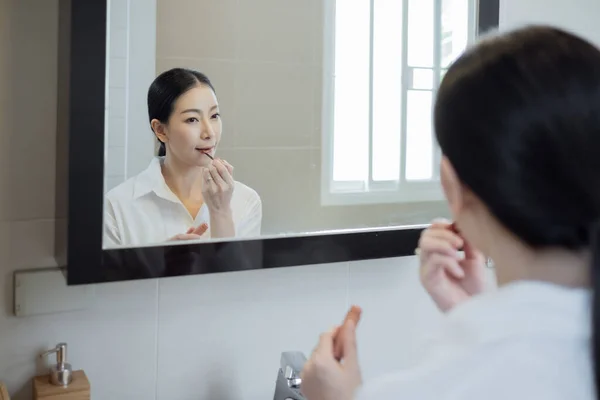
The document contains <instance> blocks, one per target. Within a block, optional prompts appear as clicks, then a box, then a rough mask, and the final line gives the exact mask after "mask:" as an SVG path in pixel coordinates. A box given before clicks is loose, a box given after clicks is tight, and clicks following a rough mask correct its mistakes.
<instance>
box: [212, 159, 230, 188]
mask: <svg viewBox="0 0 600 400" xmlns="http://www.w3.org/2000/svg"><path fill="white" fill-rule="evenodd" d="M212 167H214V169H215V170H216V172H217V173H218V174H219V177H220V178H221V180H222V181H223V182H224V183H225V184H227V185H231V186H233V183H234V182H233V177H232V176H231V173H230V172H229V169H228V168H227V166H226V165H225V164H224V163H223V162H222V161H220V160H214V161H213V163H212ZM211 171H212V169H211ZM219 183H221V182H219Z"/></svg>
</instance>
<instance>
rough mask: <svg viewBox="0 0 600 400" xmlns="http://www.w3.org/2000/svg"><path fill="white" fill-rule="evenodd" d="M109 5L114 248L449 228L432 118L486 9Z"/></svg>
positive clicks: (323, 2) (252, 2)
mask: <svg viewBox="0 0 600 400" xmlns="http://www.w3.org/2000/svg"><path fill="white" fill-rule="evenodd" d="M108 3H109V17H108V18H107V32H108V33H107V42H108V45H107V60H106V62H107V64H106V65H107V79H106V90H107V97H106V98H107V101H106V137H105V143H106V145H105V151H106V157H105V202H104V204H105V207H104V208H105V215H104V225H105V230H104V247H105V248H112V247H120V246H125V247H132V246H146V245H159V244H166V243H169V242H173V243H174V242H185V241H189V240H192V241H193V240H199V241H206V240H226V239H232V238H246V239H248V238H258V237H263V236H278V235H302V234H311V233H316V232H320V233H322V232H324V231H335V230H343V229H350V230H357V229H364V228H374V227H391V226H398V225H407V224H423V223H427V222H429V221H430V220H431V219H432V218H434V217H439V216H447V214H448V211H447V209H446V206H445V203H444V201H443V196H442V192H441V189H440V186H439V179H438V171H437V170H438V164H439V160H440V153H439V151H438V149H437V147H436V145H435V141H434V137H433V131H432V123H431V111H432V106H433V101H434V97H435V91H436V88H437V87H438V85H439V82H440V79H441V78H442V76H443V74H444V71H445V69H446V68H447V67H448V66H449V64H450V63H451V62H452V61H453V60H454V59H455V58H456V57H457V56H458V55H459V54H460V53H462V52H463V51H464V50H465V48H466V47H467V46H468V45H469V43H471V42H472V41H473V40H474V38H475V32H476V23H475V21H476V8H477V7H476V1H475V0H442V1H435V0H403V1H398V0H377V1H371V0H353V1H335V0H303V1H298V2H285V1H273V0H242V1H233V0H220V1H218V2H208V1H193V2H190V1H186V0H144V1H130V2H124V1H119V0H108ZM127 4H129V5H127Z"/></svg>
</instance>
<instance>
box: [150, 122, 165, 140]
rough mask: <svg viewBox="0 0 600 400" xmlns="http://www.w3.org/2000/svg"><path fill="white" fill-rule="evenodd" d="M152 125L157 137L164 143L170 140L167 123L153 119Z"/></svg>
mask: <svg viewBox="0 0 600 400" xmlns="http://www.w3.org/2000/svg"><path fill="white" fill-rule="evenodd" d="M150 126H151V127H152V130H153V131H154V134H155V135H156V138H157V139H158V140H160V141H161V142H162V143H166V142H168V140H169V138H168V137H167V130H166V127H165V124H163V123H162V122H160V121H159V120H157V119H153V120H152V121H150Z"/></svg>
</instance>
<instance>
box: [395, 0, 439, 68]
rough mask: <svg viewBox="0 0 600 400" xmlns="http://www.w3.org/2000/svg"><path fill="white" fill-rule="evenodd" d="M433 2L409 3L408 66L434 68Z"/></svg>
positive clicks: (420, 0) (415, 0)
mask: <svg viewBox="0 0 600 400" xmlns="http://www.w3.org/2000/svg"><path fill="white" fill-rule="evenodd" d="M433 1H434V0H409V1H408V65H410V66H411V67H433V21H434V19H433ZM399 2H400V1H399Z"/></svg>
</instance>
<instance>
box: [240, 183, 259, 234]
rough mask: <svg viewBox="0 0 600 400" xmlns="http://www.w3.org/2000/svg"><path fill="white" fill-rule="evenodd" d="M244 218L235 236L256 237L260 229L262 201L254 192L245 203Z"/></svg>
mask: <svg viewBox="0 0 600 400" xmlns="http://www.w3.org/2000/svg"><path fill="white" fill-rule="evenodd" d="M245 215H246V216H245V218H244V220H243V221H242V223H241V224H240V226H239V230H238V232H237V234H236V236H238V237H258V236H260V233H261V228H262V201H261V199H260V196H259V195H258V193H256V192H254V193H253V196H252V197H250V199H249V201H248V203H247V212H246V214H245Z"/></svg>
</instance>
